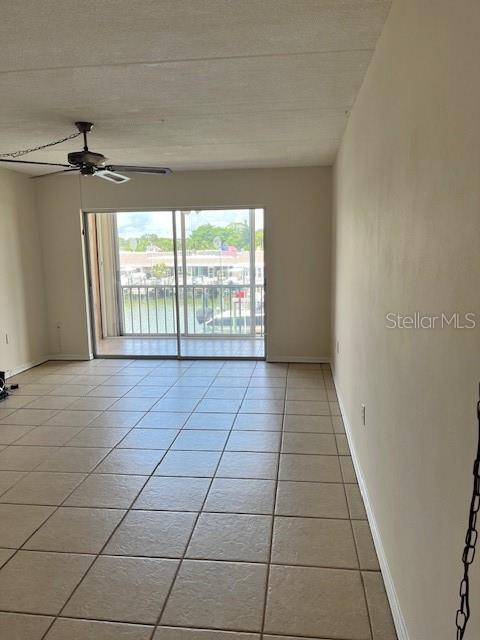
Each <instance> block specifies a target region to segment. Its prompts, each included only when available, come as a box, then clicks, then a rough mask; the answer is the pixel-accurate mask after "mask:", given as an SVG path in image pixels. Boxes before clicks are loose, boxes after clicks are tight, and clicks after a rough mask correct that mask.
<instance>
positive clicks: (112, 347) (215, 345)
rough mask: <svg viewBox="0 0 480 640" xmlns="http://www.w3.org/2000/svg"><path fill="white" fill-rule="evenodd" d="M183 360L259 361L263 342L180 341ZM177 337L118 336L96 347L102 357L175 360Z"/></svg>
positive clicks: (244, 340) (249, 340)
mask: <svg viewBox="0 0 480 640" xmlns="http://www.w3.org/2000/svg"><path fill="white" fill-rule="evenodd" d="M180 350H181V354H182V356H187V357H189V358H202V357H203V358H205V357H208V358H238V357H241V358H262V357H263V356H264V355H265V339H264V338H230V339H229V338H224V339H223V338H208V337H207V338H201V337H195V338H183V337H182V338H181V340H180ZM177 351H178V344H177V339H176V337H173V338H153V337H148V338H146V337H140V336H118V337H116V338H103V339H102V340H99V341H98V343H97V355H98V356H99V357H102V356H112V355H115V356H118V355H120V356H125V357H128V356H157V357H158V356H176V355H178V353H177Z"/></svg>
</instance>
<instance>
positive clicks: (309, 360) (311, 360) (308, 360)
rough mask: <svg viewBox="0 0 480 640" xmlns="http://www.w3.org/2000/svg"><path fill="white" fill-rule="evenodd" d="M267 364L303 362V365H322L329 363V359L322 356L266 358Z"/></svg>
mask: <svg viewBox="0 0 480 640" xmlns="http://www.w3.org/2000/svg"><path fill="white" fill-rule="evenodd" d="M267 362H294V363H302V362H303V363H305V364H324V363H328V362H330V358H326V357H322V356H267Z"/></svg>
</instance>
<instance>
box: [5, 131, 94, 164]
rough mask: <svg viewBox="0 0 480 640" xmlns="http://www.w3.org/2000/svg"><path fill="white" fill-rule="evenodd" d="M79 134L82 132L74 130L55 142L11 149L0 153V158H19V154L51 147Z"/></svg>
mask: <svg viewBox="0 0 480 640" xmlns="http://www.w3.org/2000/svg"><path fill="white" fill-rule="evenodd" d="M81 135H82V134H81V132H80V131H76V132H75V133H71V134H70V135H69V136H67V137H66V138H61V140H55V142H47V144H41V145H40V146H38V147H32V148H31V149H22V150H21V151H12V152H11V153H0V158H20V156H24V155H26V154H27V153H33V152H34V151H40V150H41V149H46V148H47V147H53V146H54V145H56V144H60V143H62V142H66V141H67V140H72V139H73V138H78V136H81Z"/></svg>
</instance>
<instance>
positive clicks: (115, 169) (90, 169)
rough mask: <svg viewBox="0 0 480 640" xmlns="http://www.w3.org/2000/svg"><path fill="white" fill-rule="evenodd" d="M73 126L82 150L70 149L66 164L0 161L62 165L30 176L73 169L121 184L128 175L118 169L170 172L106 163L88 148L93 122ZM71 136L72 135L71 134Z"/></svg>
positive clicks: (42, 176) (140, 171) (165, 168)
mask: <svg viewBox="0 0 480 640" xmlns="http://www.w3.org/2000/svg"><path fill="white" fill-rule="evenodd" d="M75 126H76V127H77V129H78V132H79V133H77V134H76V136H78V135H82V136H83V150H82V151H72V152H71V153H69V154H68V156H67V159H68V164H60V163H55V162H35V161H28V160H14V159H10V158H9V159H7V158H2V157H0V162H11V163H19V164H34V165H42V166H44V165H48V166H52V167H62V169H60V171H53V172H52V173H44V174H42V175H40V176H31V177H32V178H45V177H47V176H50V175H54V174H58V173H71V172H73V171H78V172H79V173H80V174H81V175H82V176H96V177H97V178H103V180H108V181H109V182H114V183H115V184H122V183H124V182H128V181H129V180H130V178H129V177H127V176H124V175H122V174H121V173H119V172H120V171H123V172H126V173H146V174H153V175H169V174H171V173H172V170H171V169H168V168H167V167H150V166H136V165H120V164H108V165H107V161H108V158H106V157H105V156H104V155H103V154H102V153H96V152H95V151H90V149H89V148H88V140H87V134H88V133H90V131H91V130H92V129H93V122H83V121H82V122H75ZM71 137H73V136H71ZM66 139H68V138H63V139H62V140H59V141H57V143H55V142H54V143H49V144H47V145H43V147H39V148H36V149H30V151H36V150H39V149H42V148H45V147H49V146H53V145H54V144H58V143H60V142H64V141H65V140H66ZM24 153H28V150H27V151H26V152H25V151H24V152H16V153H15V154H4V155H9V156H15V155H16V154H18V155H23V154H24Z"/></svg>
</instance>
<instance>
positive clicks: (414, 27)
mask: <svg viewBox="0 0 480 640" xmlns="http://www.w3.org/2000/svg"><path fill="white" fill-rule="evenodd" d="M479 26H480V3H479V2H478V0H461V1H460V2H452V0H435V1H433V0H430V1H428V0H396V1H394V3H393V7H392V10H391V14H390V17H389V19H388V20H387V23H386V26H385V29H384V32H383V35H382V37H381V39H380V41H379V44H378V46H377V50H376V53H375V55H374V58H373V61H372V64H371V66H370V69H369V71H368V73H367V76H366V79H365V82H364V85H363V87H362V89H361V91H360V94H359V96H358V98H357V101H356V104H355V107H354V109H353V112H352V114H351V117H350V120H349V124H348V127H347V130H346V133H345V136H344V139H343V143H342V147H341V151H340V153H339V156H338V158H337V162H336V166H335V178H334V201H335V207H334V208H335V216H334V217H335V222H334V227H335V232H334V245H335V250H334V251H335V257H334V260H333V263H334V271H335V277H334V280H335V282H336V288H335V293H334V313H333V344H334V345H336V341H337V340H338V341H339V353H338V354H337V355H336V356H335V362H334V369H335V378H336V382H337V385H338V391H339V394H340V397H341V401H342V404H343V408H344V411H345V417H346V419H347V422H348V425H349V430H350V436H351V440H352V443H353V445H354V448H355V450H356V455H357V457H358V462H359V464H360V467H361V470H362V472H363V477H364V480H365V483H366V487H367V490H368V495H369V498H370V501H371V505H372V508H373V513H374V516H375V520H376V523H377V525H378V529H379V532H380V535H381V539H382V542H383V549H384V553H385V558H386V561H387V563H388V567H389V570H390V573H391V578H392V582H393V585H394V587H395V589H396V593H397V597H398V602H399V605H400V607H401V611H402V612H403V617H404V620H405V623H406V628H407V630H408V634H409V638H410V640H447V639H448V638H452V637H454V635H455V634H454V617H455V611H456V608H457V600H458V598H457V594H458V583H459V579H460V569H461V567H460V557H461V550H462V544H463V542H464V535H465V528H466V518H467V509H468V506H469V498H470V495H471V490H472V472H471V469H472V462H473V457H474V453H475V449H474V447H475V433H476V415H475V413H476V412H475V403H476V401H477V396H478V382H479V379H480V335H479V331H480V329H478V328H477V329H475V330H471V331H468V330H454V329H452V328H450V329H444V330H435V331H431V330H403V331H402V330H389V329H386V328H385V314H386V313H388V312H400V313H404V314H407V313H412V312H414V311H421V312H424V313H433V314H437V313H439V312H440V313H441V312H447V313H453V312H456V311H458V312H460V313H463V312H477V313H478V312H480V305H479V280H480V127H479V126H478V120H479V113H480V83H479V76H478V61H479V59H480V38H479V36H478V33H479ZM478 321H480V318H477V322H478ZM362 403H365V404H366V416H367V424H366V427H363V426H362V425H361V404H362ZM473 573H474V576H473V578H472V604H473V611H472V619H471V626H470V629H469V632H468V633H467V635H466V636H465V639H466V640H467V639H468V640H473V639H474V638H479V637H480V558H478V557H477V564H476V566H474V569H473ZM387 579H388V576H387ZM405 637H407V635H405Z"/></svg>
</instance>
